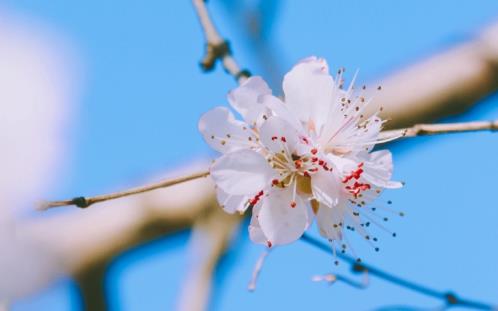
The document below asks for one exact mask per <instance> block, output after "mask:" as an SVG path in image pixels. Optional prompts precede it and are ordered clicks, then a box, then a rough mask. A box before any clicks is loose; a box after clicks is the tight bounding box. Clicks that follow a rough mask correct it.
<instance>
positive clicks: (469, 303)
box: [301, 234, 497, 310]
mask: <svg viewBox="0 0 498 311" xmlns="http://www.w3.org/2000/svg"><path fill="white" fill-rule="evenodd" d="M301 240H303V241H304V242H306V243H308V244H310V245H312V246H315V247H316V248H318V249H320V250H322V251H324V252H327V253H330V254H333V251H332V248H331V246H330V245H328V244H327V243H326V242H323V241H321V240H318V239H315V238H313V237H311V236H309V235H307V234H304V235H303V236H302V237H301ZM336 256H337V257H338V258H340V259H341V260H343V261H345V262H347V263H348V264H350V265H351V269H352V270H353V272H367V271H368V273H369V275H373V276H376V277H378V278H380V279H383V280H385V281H387V282H390V283H393V284H396V285H398V286H401V287H404V288H407V289H409V290H412V291H415V292H418V293H420V294H423V295H426V296H430V297H433V298H436V299H440V300H442V301H443V302H444V303H445V304H446V305H447V306H453V307H454V306H461V307H467V308H471V309H477V310H497V307H495V306H492V305H490V304H487V303H483V302H479V301H474V300H469V299H464V298H460V297H459V296H458V295H457V294H456V293H454V292H451V291H448V292H441V291H438V290H436V289H433V288H429V287H426V286H424V285H420V284H417V283H415V282H412V281H408V280H406V279H403V278H401V277H399V276H396V275H394V274H391V273H389V272H386V271H383V270H382V269H379V268H376V267H374V266H371V265H369V264H366V263H362V262H358V260H357V259H355V258H353V257H351V256H349V255H346V254H343V253H341V252H336Z"/></svg>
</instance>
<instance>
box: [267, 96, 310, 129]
mask: <svg viewBox="0 0 498 311" xmlns="http://www.w3.org/2000/svg"><path fill="white" fill-rule="evenodd" d="M261 102H262V103H263V104H264V105H265V106H266V107H268V109H270V110H271V111H272V112H273V114H274V115H275V116H277V117H279V118H282V119H284V120H285V121H287V122H289V123H290V124H291V125H292V127H294V128H295V129H296V130H297V131H298V132H299V133H300V134H302V135H304V134H305V132H304V128H303V126H302V123H301V121H299V119H298V118H297V116H296V115H294V113H293V112H291V111H290V110H289V109H288V107H287V105H286V104H285V103H284V102H282V101H281V100H280V99H279V98H278V97H275V96H273V95H264V96H262V97H261Z"/></svg>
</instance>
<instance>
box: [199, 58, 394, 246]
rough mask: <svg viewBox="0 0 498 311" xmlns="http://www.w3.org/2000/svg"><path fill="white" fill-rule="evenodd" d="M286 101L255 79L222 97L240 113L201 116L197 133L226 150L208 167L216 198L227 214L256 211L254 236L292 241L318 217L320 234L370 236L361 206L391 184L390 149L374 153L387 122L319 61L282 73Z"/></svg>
mask: <svg viewBox="0 0 498 311" xmlns="http://www.w3.org/2000/svg"><path fill="white" fill-rule="evenodd" d="M283 90H284V95H285V100H281V99H279V98H278V97H275V96H273V95H272V94H271V90H270V89H269V87H268V86H267V84H266V83H265V82H264V80H263V79H262V78H260V77H251V78H249V79H248V80H247V81H245V82H244V83H243V84H242V85H240V86H239V87H238V88H237V89H235V90H233V91H231V92H230V93H229V95H228V99H229V102H230V105H231V106H232V108H233V109H234V110H235V111H236V112H237V113H239V114H240V115H241V116H242V118H243V120H237V119H236V118H235V117H234V115H233V113H232V112H231V111H230V110H229V109H228V108H225V107H216V108H214V109H213V110H211V111H209V112H207V113H206V114H204V115H203V116H202V118H201V119H200V121H199V130H200V131H201V133H202V134H203V136H204V138H205V140H206V142H207V143H208V144H209V145H210V146H211V147H212V148H213V149H215V150H217V151H219V152H221V153H222V154H223V155H222V156H221V157H219V158H218V159H216V160H215V161H214V162H213V164H212V166H211V168H210V174H211V177H212V178H213V180H214V181H215V183H216V186H217V196H218V200H219V203H220V205H221V206H222V207H223V208H224V209H225V210H226V211H227V212H229V213H234V212H240V213H243V212H244V211H245V210H246V209H248V208H249V207H251V208H252V219H251V224H250V226H249V233H250V237H251V239H252V240H253V241H254V242H256V243H261V244H266V245H268V246H269V247H271V246H273V245H280V244H287V243H291V242H293V241H295V240H296V239H298V238H299V237H300V236H301V235H302V234H303V232H304V231H305V230H306V229H307V228H308V227H309V226H310V224H311V223H312V222H313V220H314V218H315V217H316V218H317V224H318V227H319V230H320V234H321V235H322V236H324V237H326V238H327V239H329V240H342V238H343V230H344V228H346V227H348V228H354V230H355V231H357V232H358V233H360V234H361V235H363V236H364V237H365V238H367V239H368V238H369V237H368V233H367V232H366V231H365V229H364V226H363V222H362V214H363V210H364V209H365V208H366V207H365V205H366V204H368V203H370V202H371V201H372V200H374V199H375V198H376V197H377V196H378V194H379V193H380V192H381V191H382V190H383V189H384V188H398V187H401V183H399V182H393V181H391V175H392V169H393V165H392V158H391V153H390V152H389V151H387V150H380V151H374V152H372V148H373V147H374V145H375V144H377V143H379V142H385V141H388V140H392V139H396V138H398V137H387V138H384V139H383V140H382V141H380V140H379V138H378V137H379V133H380V131H381V129H382V125H383V123H384V122H383V121H382V120H381V118H380V117H379V116H378V115H377V114H373V115H371V116H368V117H366V116H364V115H363V113H364V111H365V107H366V106H367V105H368V104H369V102H370V98H367V97H366V95H365V94H364V93H365V91H364V88H363V89H362V90H360V91H359V92H358V91H356V90H355V89H354V88H353V84H351V86H350V87H349V88H347V89H344V88H343V80H342V71H339V74H338V75H337V77H336V78H335V79H334V78H333V77H332V76H331V75H330V74H329V70H328V66H327V63H326V61H325V60H323V59H318V58H316V57H310V58H307V59H304V60H302V61H301V62H300V63H298V64H297V65H296V66H294V68H292V70H291V71H290V72H289V73H287V74H286V75H285V78H284V80H283Z"/></svg>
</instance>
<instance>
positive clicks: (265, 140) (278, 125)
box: [259, 117, 299, 156]
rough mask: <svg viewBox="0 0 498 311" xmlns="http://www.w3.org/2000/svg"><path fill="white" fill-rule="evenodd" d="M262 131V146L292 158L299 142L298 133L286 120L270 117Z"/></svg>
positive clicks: (263, 125)
mask: <svg viewBox="0 0 498 311" xmlns="http://www.w3.org/2000/svg"><path fill="white" fill-rule="evenodd" d="M259 130H260V137H259V138H260V140H261V144H262V145H263V146H265V147H266V148H268V149H269V150H271V151H272V152H274V153H281V152H282V151H284V153H285V154H287V155H288V156H290V155H291V154H292V153H293V152H294V151H295V148H296V145H297V143H298V142H299V134H298V132H297V131H296V130H295V129H294V128H293V127H292V126H291V125H290V124H289V123H288V122H287V121H285V120H284V119H281V118H279V117H270V118H269V119H268V120H267V121H265V122H264V123H263V124H262V125H261V128H260V129H259Z"/></svg>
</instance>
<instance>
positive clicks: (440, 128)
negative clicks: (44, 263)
mask: <svg viewBox="0 0 498 311" xmlns="http://www.w3.org/2000/svg"><path fill="white" fill-rule="evenodd" d="M496 130H498V120H496V121H473V122H462V123H447V124H417V125H414V126H412V127H409V128H404V129H397V130H388V131H383V132H381V134H380V139H383V138H386V137H390V136H402V137H415V136H425V135H436V134H446V133H457V132H459V133H460V132H474V131H496ZM208 175H209V171H207V170H206V171H200V172H197V173H194V174H190V175H186V176H180V177H176V178H171V179H166V180H163V181H160V182H158V183H153V184H149V185H146V186H141V187H136V188H131V189H127V190H124V191H118V192H113V193H109V194H102V195H98V196H94V197H76V198H74V199H70V200H62V201H49V202H44V203H42V205H41V206H40V209H41V210H46V209H48V208H52V207H59V206H67V205H76V206H78V207H81V208H86V207H89V206H90V205H92V204H95V203H99V202H105V201H110V200H114V199H118V198H122V197H126V196H130V195H134V194H139V193H144V192H149V191H152V190H156V189H160V188H166V187H170V186H173V185H176V184H180V183H184V182H187V181H190V180H194V179H198V178H202V177H206V176H208Z"/></svg>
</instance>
